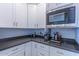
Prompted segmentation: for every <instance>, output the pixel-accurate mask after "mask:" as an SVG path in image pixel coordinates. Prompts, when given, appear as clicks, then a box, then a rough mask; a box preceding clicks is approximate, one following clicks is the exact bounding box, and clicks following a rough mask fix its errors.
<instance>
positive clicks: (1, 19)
mask: <svg viewBox="0 0 79 59" xmlns="http://www.w3.org/2000/svg"><path fill="white" fill-rule="evenodd" d="M12 26H13V20H12V4H11V3H0V27H12Z"/></svg>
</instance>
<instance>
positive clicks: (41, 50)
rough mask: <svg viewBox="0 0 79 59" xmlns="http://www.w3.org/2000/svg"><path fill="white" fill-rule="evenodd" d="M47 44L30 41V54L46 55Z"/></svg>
mask: <svg viewBox="0 0 79 59" xmlns="http://www.w3.org/2000/svg"><path fill="white" fill-rule="evenodd" d="M48 55H49V46H47V45H44V44H40V43H36V42H32V56H48Z"/></svg>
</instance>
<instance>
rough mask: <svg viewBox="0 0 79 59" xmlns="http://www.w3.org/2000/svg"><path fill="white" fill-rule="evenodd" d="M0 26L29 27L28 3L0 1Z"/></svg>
mask: <svg viewBox="0 0 79 59" xmlns="http://www.w3.org/2000/svg"><path fill="white" fill-rule="evenodd" d="M0 27H5V28H6V27H7V28H27V4H25V3H0Z"/></svg>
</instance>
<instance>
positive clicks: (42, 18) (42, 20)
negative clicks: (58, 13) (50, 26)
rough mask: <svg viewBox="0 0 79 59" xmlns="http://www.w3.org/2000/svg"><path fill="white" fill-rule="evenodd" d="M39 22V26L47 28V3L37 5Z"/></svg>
mask: <svg viewBox="0 0 79 59" xmlns="http://www.w3.org/2000/svg"><path fill="white" fill-rule="evenodd" d="M37 24H38V28H45V26H46V4H45V3H41V4H38V5H37Z"/></svg>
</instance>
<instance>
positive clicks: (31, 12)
mask: <svg viewBox="0 0 79 59" xmlns="http://www.w3.org/2000/svg"><path fill="white" fill-rule="evenodd" d="M27 9H28V13H27V14H28V28H36V26H37V25H36V20H37V19H36V17H37V16H36V5H33V4H28V8H27Z"/></svg>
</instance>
